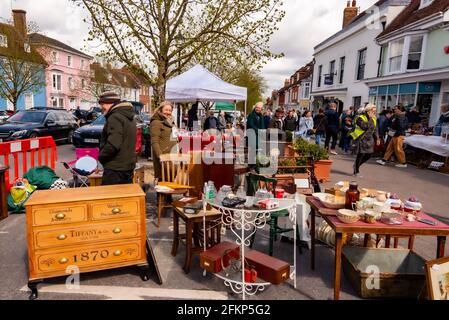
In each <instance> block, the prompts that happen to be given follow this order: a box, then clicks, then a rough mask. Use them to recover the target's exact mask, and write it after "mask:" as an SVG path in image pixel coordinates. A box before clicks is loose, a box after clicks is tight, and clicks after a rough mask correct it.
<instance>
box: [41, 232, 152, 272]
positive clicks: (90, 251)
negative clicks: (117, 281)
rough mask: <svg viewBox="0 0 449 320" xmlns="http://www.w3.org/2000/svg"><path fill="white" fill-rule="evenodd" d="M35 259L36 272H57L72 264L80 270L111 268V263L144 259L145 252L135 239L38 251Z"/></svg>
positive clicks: (139, 242)
mask: <svg viewBox="0 0 449 320" xmlns="http://www.w3.org/2000/svg"><path fill="white" fill-rule="evenodd" d="M143 248H145V247H143ZM35 259H36V266H37V269H38V271H37V273H39V272H57V271H64V270H67V268H68V267H74V266H76V267H78V268H80V270H81V269H82V268H91V267H96V266H98V267H100V268H101V267H102V266H105V265H109V266H110V267H111V268H113V267H114V266H113V264H120V263H126V262H129V261H137V260H145V252H142V246H141V241H138V240H136V241H134V242H128V243H127V242H124V243H120V244H106V245H98V246H86V247H84V248H77V249H71V250H66V251H60V252H58V253H38V254H36V257H35ZM81 271H82V270H81Z"/></svg>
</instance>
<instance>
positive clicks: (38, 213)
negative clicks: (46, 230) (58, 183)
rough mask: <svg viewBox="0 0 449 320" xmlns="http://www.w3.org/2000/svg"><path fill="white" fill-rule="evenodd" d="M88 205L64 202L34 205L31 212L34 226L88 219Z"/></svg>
mask: <svg viewBox="0 0 449 320" xmlns="http://www.w3.org/2000/svg"><path fill="white" fill-rule="evenodd" d="M87 212H88V210H87V205H84V204H79V203H72V204H70V203H64V204H57V205H44V206H33V207H32V210H31V214H32V216H33V225H34V226H49V225H59V224H68V223H77V222H84V221H87V218H88V214H87Z"/></svg>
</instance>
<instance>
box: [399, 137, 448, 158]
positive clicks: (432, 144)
mask: <svg viewBox="0 0 449 320" xmlns="http://www.w3.org/2000/svg"><path fill="white" fill-rule="evenodd" d="M404 143H406V144H408V145H410V146H412V147H414V148H418V149H423V150H426V151H429V152H432V153H435V154H437V155H440V156H442V157H449V141H448V142H447V143H446V142H445V140H444V139H443V138H442V137H435V136H421V135H412V136H409V137H406V138H405V141H404Z"/></svg>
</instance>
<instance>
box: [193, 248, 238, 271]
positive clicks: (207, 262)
mask: <svg viewBox="0 0 449 320" xmlns="http://www.w3.org/2000/svg"><path fill="white" fill-rule="evenodd" d="M231 259H237V260H238V259H240V246H239V245H237V244H235V243H230V242H226V241H225V242H222V243H220V244H217V245H216V246H214V247H212V248H210V249H208V250H206V251H204V252H202V253H201V255H200V265H201V268H203V269H204V270H206V271H208V272H211V273H219V272H221V271H222V270H223V265H224V267H225V268H227V267H229V265H230V261H231Z"/></svg>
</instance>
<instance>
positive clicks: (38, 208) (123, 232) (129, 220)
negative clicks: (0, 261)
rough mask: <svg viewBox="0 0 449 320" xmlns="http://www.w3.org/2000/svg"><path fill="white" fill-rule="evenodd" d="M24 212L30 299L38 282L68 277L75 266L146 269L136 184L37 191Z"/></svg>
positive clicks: (141, 202)
mask: <svg viewBox="0 0 449 320" xmlns="http://www.w3.org/2000/svg"><path fill="white" fill-rule="evenodd" d="M26 215H27V217H26V219H27V235H28V260H29V281H30V282H29V287H30V289H31V290H32V296H31V297H30V298H37V288H36V283H38V282H40V281H42V280H43V279H46V278H53V277H60V276H69V275H70V274H71V272H70V271H68V270H73V269H74V268H75V267H76V268H78V269H79V271H80V273H83V272H92V271H99V270H105V269H113V268H119V267H126V266H133V265H136V266H139V267H141V268H142V269H143V270H144V271H145V270H147V269H148V263H147V252H146V238H147V236H146V226H145V221H146V220H145V194H144V193H143V191H142V189H141V187H140V186H139V185H136V184H134V185H121V186H104V187H103V186H102V187H92V188H79V189H67V190H53V191H37V192H35V193H34V194H33V195H32V196H31V198H30V199H29V200H28V202H27V204H26ZM76 268H75V269H76ZM143 279H145V277H143ZM145 280H147V279H145ZM33 294H34V295H35V297H34V296H33Z"/></svg>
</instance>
